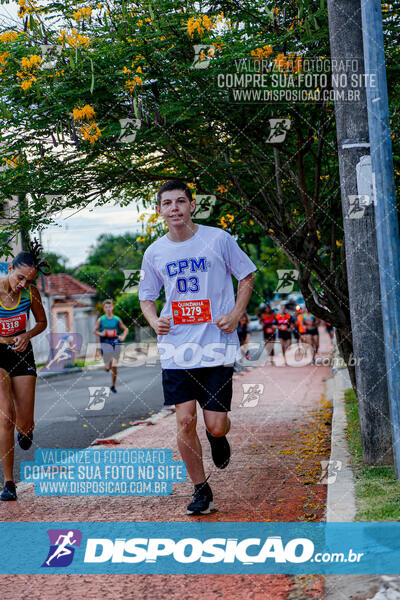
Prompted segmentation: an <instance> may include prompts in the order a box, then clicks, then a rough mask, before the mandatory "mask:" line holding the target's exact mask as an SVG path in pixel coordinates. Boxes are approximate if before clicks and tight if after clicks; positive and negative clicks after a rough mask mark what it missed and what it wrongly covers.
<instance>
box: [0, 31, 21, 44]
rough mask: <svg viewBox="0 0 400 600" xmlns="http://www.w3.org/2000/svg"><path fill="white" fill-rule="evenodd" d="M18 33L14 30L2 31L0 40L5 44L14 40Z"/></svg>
mask: <svg viewBox="0 0 400 600" xmlns="http://www.w3.org/2000/svg"><path fill="white" fill-rule="evenodd" d="M18 35H19V34H18V33H17V32H16V31H4V32H3V33H2V34H0V42H4V43H5V44H8V43H9V42H14V40H16V39H17V37H18Z"/></svg>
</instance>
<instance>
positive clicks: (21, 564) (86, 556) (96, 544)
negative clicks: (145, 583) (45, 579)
mask: <svg viewBox="0 0 400 600" xmlns="http://www.w3.org/2000/svg"><path fill="white" fill-rule="evenodd" d="M0 533H1V539H3V540H4V541H5V544H6V546H5V547H4V551H3V552H2V554H1V558H0V573H1V574H18V573H25V574H38V573H39V574H42V575H43V574H46V573H49V574H56V573H60V574H65V573H71V574H72V573H76V574H102V573H115V574H118V573H121V574H122V573H126V574H129V573H131V574H156V573H164V574H171V573H181V574H182V573H183V574H196V573H202V574H205V573H207V574H234V573H236V574H237V573H240V574H242V573H243V574H262V573H272V574H273V573H276V574H306V573H310V574H334V573H337V574H346V573H352V574H381V573H386V574H398V573H400V543H399V541H400V523H394V522H390V523H200V522H197V523H179V522H178V523H176V522H174V523H146V522H141V523H114V522H113V523H105V522H99V523H87V522H86V523H69V522H66V523H65V522H64V523H25V522H24V523H1V524H0Z"/></svg>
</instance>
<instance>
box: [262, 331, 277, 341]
mask: <svg viewBox="0 0 400 600" xmlns="http://www.w3.org/2000/svg"><path fill="white" fill-rule="evenodd" d="M263 335H264V341H266V342H274V341H275V331H273V332H272V333H267V332H266V331H265V330H264V331H263Z"/></svg>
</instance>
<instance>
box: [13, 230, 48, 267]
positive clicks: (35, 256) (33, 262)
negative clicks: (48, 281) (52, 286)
mask: <svg viewBox="0 0 400 600" xmlns="http://www.w3.org/2000/svg"><path fill="white" fill-rule="evenodd" d="M42 250H43V248H42V246H41V245H40V244H39V242H38V240H37V239H36V238H35V239H34V240H33V241H32V242H29V252H19V253H18V254H17V256H16V257H15V258H14V260H13V261H12V263H11V264H12V267H13V269H17V268H18V267H33V268H34V269H36V270H37V271H39V272H40V273H43V274H44V275H50V273H51V268H50V265H49V263H48V262H47V260H43V257H42Z"/></svg>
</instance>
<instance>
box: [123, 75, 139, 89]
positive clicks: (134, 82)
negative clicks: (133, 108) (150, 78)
mask: <svg viewBox="0 0 400 600" xmlns="http://www.w3.org/2000/svg"><path fill="white" fill-rule="evenodd" d="M137 85H143V80H142V78H141V77H139V75H135V76H134V77H133V79H128V80H127V81H125V87H127V88H128V90H129V92H130V93H131V94H133V91H134V89H135V87H136V86H137Z"/></svg>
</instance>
